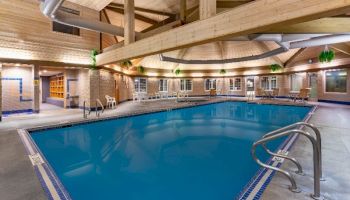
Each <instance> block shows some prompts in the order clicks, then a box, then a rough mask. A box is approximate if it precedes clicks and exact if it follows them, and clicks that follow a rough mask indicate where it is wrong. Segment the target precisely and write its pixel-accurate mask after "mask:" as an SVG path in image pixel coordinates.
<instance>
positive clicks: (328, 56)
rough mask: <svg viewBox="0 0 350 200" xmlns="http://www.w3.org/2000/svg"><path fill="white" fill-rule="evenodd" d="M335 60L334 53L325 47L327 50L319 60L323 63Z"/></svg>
mask: <svg viewBox="0 0 350 200" xmlns="http://www.w3.org/2000/svg"><path fill="white" fill-rule="evenodd" d="M334 58H335V53H334V51H332V50H329V49H328V47H327V46H326V47H325V49H324V50H323V51H322V52H321V53H320V55H319V56H318V60H319V61H320V62H321V63H325V62H331V61H332V60H334Z"/></svg>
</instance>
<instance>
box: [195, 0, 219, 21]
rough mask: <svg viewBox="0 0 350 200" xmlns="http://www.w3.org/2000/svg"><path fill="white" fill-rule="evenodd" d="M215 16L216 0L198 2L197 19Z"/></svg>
mask: <svg viewBox="0 0 350 200" xmlns="http://www.w3.org/2000/svg"><path fill="white" fill-rule="evenodd" d="M215 14H216V0H199V19H207V18H209V17H212V16H214V15H215Z"/></svg>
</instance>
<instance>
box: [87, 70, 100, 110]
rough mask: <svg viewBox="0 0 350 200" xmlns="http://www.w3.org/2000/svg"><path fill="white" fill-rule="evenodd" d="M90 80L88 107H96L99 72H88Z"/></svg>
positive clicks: (98, 91) (98, 94)
mask: <svg viewBox="0 0 350 200" xmlns="http://www.w3.org/2000/svg"><path fill="white" fill-rule="evenodd" d="M89 78H90V84H89V85H90V105H91V107H92V108H95V107H96V99H98V98H99V96H100V70H92V69H90V70H89Z"/></svg>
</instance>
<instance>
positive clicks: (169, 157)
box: [31, 102, 310, 200]
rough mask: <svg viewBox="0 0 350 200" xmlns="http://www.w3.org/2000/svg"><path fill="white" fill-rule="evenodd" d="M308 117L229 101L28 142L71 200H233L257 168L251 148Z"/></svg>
mask: <svg viewBox="0 0 350 200" xmlns="http://www.w3.org/2000/svg"><path fill="white" fill-rule="evenodd" d="M309 110H310V108H309V107H296V106H274V105H258V104H247V103H244V102H225V103H217V104H210V105H205V106H197V107H192V108H185V109H179V110H173V111H170V112H159V113H153V114H146V115H140V116H134V117H128V118H121V119H116V120H107V121H101V122H96V123H90V124H82V125H76V126H72V127H66V128H59V129H51V130H45V131H40V132H33V133H31V136H32V138H33V140H34V141H35V143H36V144H37V146H38V147H39V149H40V150H41V152H42V153H43V155H44V156H45V158H46V159H47V161H48V162H49V164H50V165H51V167H52V168H53V169H54V171H55V173H56V175H57V176H58V177H59V179H60V180H61V182H62V183H63V185H64V186H65V188H66V189H67V190H68V192H69V194H70V195H71V197H72V198H73V199H74V200H89V199H120V200H140V199H144V200H195V199H200V200H232V199H234V198H235V197H236V196H237V195H238V194H239V192H240V191H241V190H242V189H243V188H244V186H245V185H246V184H247V183H248V182H249V180H250V179H251V178H252V177H253V176H254V175H255V173H256V172H257V170H258V169H259V167H258V165H257V164H255V162H254V161H253V160H252V158H251V156H250V148H251V145H252V143H253V142H254V141H256V140H258V139H259V138H260V137H261V136H262V135H263V134H265V133H267V132H269V131H271V130H274V129H277V128H279V127H282V126H285V125H288V124H291V123H294V122H297V121H301V120H303V118H304V117H305V116H306V114H307V113H308V112H309ZM281 142H282V141H274V142H273V143H271V144H269V145H270V148H272V149H276V148H277V147H278V146H279V145H280V144H281ZM258 154H260V155H259V156H260V157H261V158H263V159H265V160H266V159H268V156H267V155H266V154H264V153H263V152H262V151H258Z"/></svg>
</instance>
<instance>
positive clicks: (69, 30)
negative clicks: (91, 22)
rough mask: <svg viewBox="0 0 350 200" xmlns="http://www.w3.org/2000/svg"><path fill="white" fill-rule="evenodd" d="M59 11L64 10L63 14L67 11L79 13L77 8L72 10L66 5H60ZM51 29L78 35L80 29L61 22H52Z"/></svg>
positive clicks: (68, 12) (74, 13)
mask: <svg viewBox="0 0 350 200" xmlns="http://www.w3.org/2000/svg"><path fill="white" fill-rule="evenodd" d="M60 11H62V12H64V13H65V14H66V13H67V14H68V15H69V14H70V15H72V14H73V15H80V12H79V11H77V10H73V9H70V8H66V7H62V6H61V7H60ZM52 30H53V31H55V32H60V33H67V34H71V35H80V29H79V28H76V27H73V26H68V25H65V24H61V23H58V22H55V21H54V22H52Z"/></svg>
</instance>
